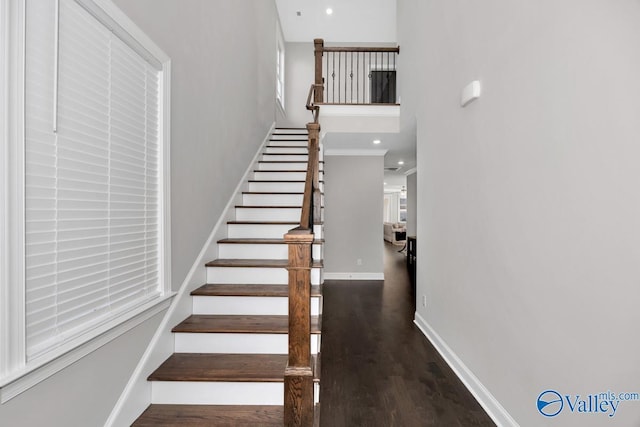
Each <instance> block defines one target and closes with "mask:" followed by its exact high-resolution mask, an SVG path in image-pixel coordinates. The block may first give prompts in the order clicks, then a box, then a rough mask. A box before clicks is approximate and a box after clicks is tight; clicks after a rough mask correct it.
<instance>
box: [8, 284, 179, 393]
mask: <svg viewBox="0 0 640 427" xmlns="http://www.w3.org/2000/svg"><path fill="white" fill-rule="evenodd" d="M172 297H173V294H169V295H167V296H164V297H163V299H162V300H161V301H160V302H158V301H155V300H154V301H153V302H151V303H149V304H146V305H144V306H142V307H140V308H139V309H138V310H137V313H138V314H137V315H136V316H134V317H131V318H129V319H127V320H126V321H125V322H123V323H120V324H119V325H117V326H113V325H111V323H108V324H106V325H103V326H102V327H101V328H100V330H101V331H102V330H103V331H104V332H103V333H102V334H101V335H98V336H97V337H96V338H93V339H92V340H90V341H87V342H86V343H84V344H82V345H80V346H78V347H76V348H74V349H73V350H72V351H70V352H68V353H65V354H63V355H62V356H59V357H57V358H55V359H53V360H52V361H51V362H49V363H47V364H46V365H43V366H41V367H39V368H38V369H35V370H33V369H32V370H29V371H28V372H27V373H26V374H25V373H22V372H19V373H18V374H16V375H14V376H15V377H17V379H15V380H13V379H12V378H9V379H5V381H3V385H2V388H1V389H0V403H5V402H7V401H9V400H10V399H12V398H14V397H16V396H17V395H19V394H20V393H22V392H24V391H26V390H28V389H30V388H31V387H33V386H35V385H36V384H38V383H39V382H41V381H44V380H45V379H47V378H49V377H50V376H51V375H53V374H55V373H56V372H59V371H61V370H62V369H64V368H66V367H67V366H69V365H71V364H72V363H74V362H76V361H78V360H80V359H81V358H83V357H85V356H86V355H88V354H89V353H92V352H93V351H95V350H97V349H99V348H100V347H102V346H103V345H105V344H108V343H109V342H111V341H113V340H114V339H116V338H117V337H119V336H120V335H122V334H124V333H126V332H128V331H130V330H131V329H133V328H135V327H136V326H138V325H140V324H141V323H143V322H145V321H146V320H149V319H150V318H151V317H153V316H155V315H156V314H158V313H160V312H162V311H164V310H166V308H167V307H169V303H170V301H171V298H172ZM5 383H6V384H5Z"/></svg>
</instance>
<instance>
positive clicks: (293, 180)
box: [249, 171, 324, 184]
mask: <svg viewBox="0 0 640 427" xmlns="http://www.w3.org/2000/svg"><path fill="white" fill-rule="evenodd" d="M301 172H302V171H301ZM305 172H306V171H305ZM249 182H270V183H271V182H283V183H287V184H291V183H292V182H299V183H304V182H305V181H304V180H302V179H292V180H285V179H250V180H249ZM320 182H321V183H324V181H323V180H320Z"/></svg>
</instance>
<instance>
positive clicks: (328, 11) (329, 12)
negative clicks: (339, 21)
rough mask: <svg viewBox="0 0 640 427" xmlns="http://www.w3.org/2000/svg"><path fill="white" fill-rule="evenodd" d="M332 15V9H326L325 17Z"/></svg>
mask: <svg viewBox="0 0 640 427" xmlns="http://www.w3.org/2000/svg"><path fill="white" fill-rule="evenodd" d="M331 14H333V9H331V8H330V7H328V8H327V15H331Z"/></svg>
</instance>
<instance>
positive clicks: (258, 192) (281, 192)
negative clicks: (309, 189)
mask: <svg viewBox="0 0 640 427" xmlns="http://www.w3.org/2000/svg"><path fill="white" fill-rule="evenodd" d="M242 194H271V195H280V194H282V195H284V194H286V195H292V196H293V195H296V196H300V195H303V194H304V193H301V192H294V191H243V192H242Z"/></svg>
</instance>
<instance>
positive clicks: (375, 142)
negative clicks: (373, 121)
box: [373, 139, 382, 145]
mask: <svg viewBox="0 0 640 427" xmlns="http://www.w3.org/2000/svg"><path fill="white" fill-rule="evenodd" d="M381 142H382V141H380V140H379V139H374V140H373V143H374V144H376V145H378V144H380V143H381Z"/></svg>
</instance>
